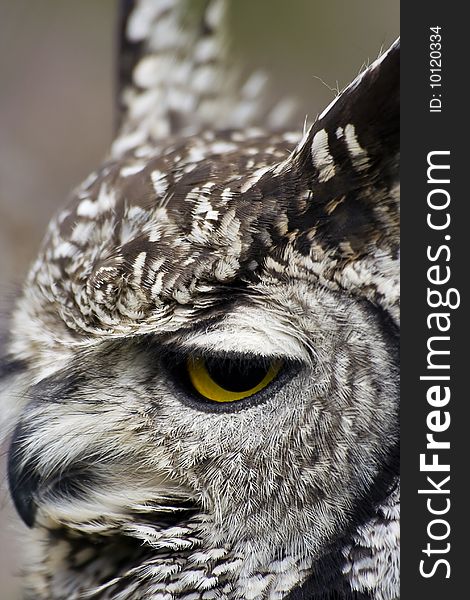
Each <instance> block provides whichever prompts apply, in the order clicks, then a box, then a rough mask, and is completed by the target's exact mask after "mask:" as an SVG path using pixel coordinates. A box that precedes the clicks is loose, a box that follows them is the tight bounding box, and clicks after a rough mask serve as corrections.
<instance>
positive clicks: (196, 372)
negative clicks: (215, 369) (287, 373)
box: [186, 358, 282, 402]
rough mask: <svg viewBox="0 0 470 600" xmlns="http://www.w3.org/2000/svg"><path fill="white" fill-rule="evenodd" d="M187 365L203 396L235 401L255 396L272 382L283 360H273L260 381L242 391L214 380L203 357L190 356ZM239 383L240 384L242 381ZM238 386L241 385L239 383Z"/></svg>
mask: <svg viewBox="0 0 470 600" xmlns="http://www.w3.org/2000/svg"><path fill="white" fill-rule="evenodd" d="M186 366H187V370H188V375H189V379H190V380H191V383H192V385H193V387H194V388H195V390H196V391H198V392H199V394H201V396H204V398H207V399H208V400H213V401H214V402H235V401H237V400H243V398H248V397H249V396H253V395H254V394H256V393H257V392H259V391H261V390H262V389H263V388H265V387H266V386H267V385H268V384H269V383H271V381H272V380H273V379H274V378H275V377H276V375H277V374H278V373H279V371H280V369H281V366H282V361H280V360H275V361H272V362H271V365H270V366H269V367H268V368H267V370H266V372H265V374H264V376H262V378H261V379H260V381H259V383H257V384H256V385H255V386H252V387H250V388H249V389H246V390H242V391H230V390H227V389H225V388H223V387H222V386H220V385H219V384H218V383H217V382H216V381H214V379H213V377H212V376H211V374H210V373H209V370H208V368H207V365H206V361H205V360H204V359H203V358H189V359H188V361H187V364H186ZM238 384H240V381H239V382H238ZM238 387H240V386H239V385H238Z"/></svg>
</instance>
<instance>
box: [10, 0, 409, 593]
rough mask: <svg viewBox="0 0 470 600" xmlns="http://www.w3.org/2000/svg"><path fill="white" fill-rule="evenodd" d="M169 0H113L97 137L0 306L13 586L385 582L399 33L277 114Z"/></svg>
mask: <svg viewBox="0 0 470 600" xmlns="http://www.w3.org/2000/svg"><path fill="white" fill-rule="evenodd" d="M185 6H186V5H185V4H184V3H183V2H181V1H179V0H136V1H135V2H129V1H127V2H123V3H122V7H121V16H120V33H121V46H120V51H119V82H120V83H119V87H118V91H117V98H118V129H117V135H116V138H115V141H114V142H113V144H112V147H111V150H110V152H109V155H108V158H107V159H106V161H105V162H104V163H103V164H102V165H101V166H100V167H99V168H98V169H97V170H96V171H95V172H93V173H92V174H91V175H90V176H89V177H88V178H87V179H86V180H85V181H84V182H83V183H82V184H81V185H80V186H79V187H78V188H77V189H76V190H75V191H74V192H73V194H72V196H71V198H70V200H69V201H68V203H67V205H66V206H65V208H63V209H62V210H61V211H59V212H58V214H57V215H56V216H55V217H54V218H53V220H52V221H51V223H50V225H49V228H48V231H47V234H46V237H45V240H44V242H43V245H42V247H41V250H40V252H39V256H38V258H37V260H36V261H35V262H34V264H33V266H32V268H31V270H30V272H29V275H28V277H27V280H26V282H25V284H24V286H23V289H22V293H21V296H20V297H19V299H18V301H17V303H16V308H15V310H14V313H13V315H12V319H11V328H10V337H9V341H8V344H7V346H6V348H5V351H4V356H3V359H2V366H1V369H0V387H1V390H2V415H3V417H5V422H6V432H7V433H6V435H7V437H8V439H9V452H8V479H9V488H10V492H11V496H12V499H13V501H14V504H15V506H16V509H17V511H18V513H19V515H20V516H21V518H22V520H23V521H24V523H25V527H24V529H25V533H24V555H25V566H24V577H23V580H24V588H25V597H26V598H28V599H31V600H32V599H34V600H78V599H96V600H111V599H113V600H203V599H204V600H216V599H227V600H241V599H243V600H277V599H288V600H306V599H311V600H336V599H337V600H353V599H355V600H394V599H397V598H398V596H399V573H398V559H399V547H398V544H399V521H398V518H399V516H398V510H399V509H398V507H399V491H398V456H399V455H398V442H399V437H398V332H399V313H398V310H399V289H398V275H399V273H398V259H399V211H398V201H399V180H398V167H399V44H398V42H395V43H394V44H393V45H392V46H391V48H390V49H389V50H388V51H387V52H385V53H383V54H382V55H381V56H380V57H379V58H378V59H377V60H376V61H375V62H373V63H372V64H371V65H370V66H369V67H368V68H366V69H365V70H363V71H362V72H361V73H360V74H359V76H358V77H357V78H356V79H355V80H354V81H353V82H352V83H351V84H350V85H349V86H348V87H347V88H346V89H345V90H344V91H343V92H342V93H341V94H338V96H337V97H336V98H335V99H334V100H333V102H331V104H330V105H329V106H328V107H327V108H326V109H325V110H324V111H323V112H322V113H321V114H320V115H319V116H318V117H317V119H316V120H315V122H314V124H313V125H312V126H311V127H304V129H303V131H302V127H301V123H299V124H298V125H300V128H299V129H300V131H292V130H291V129H290V126H288V125H287V122H288V119H287V117H286V102H284V103H277V104H275V103H273V101H272V100H270V98H269V95H265V94H264V92H263V90H264V84H263V77H262V75H260V74H259V73H256V72H255V73H253V74H251V75H249V76H248V77H245V75H243V78H244V79H243V78H242V79H241V77H242V76H241V74H240V72H239V71H238V70H237V66H236V64H233V63H232V62H231V61H230V58H229V55H228V53H227V52H226V45H225V37H224V22H225V19H226V14H227V13H226V2H224V0H204V1H201V2H199V3H196V4H194V3H193V4H192V6H191V14H190V15H189V16H188V14H187V13H185V11H184V8H185ZM189 17H190V18H189Z"/></svg>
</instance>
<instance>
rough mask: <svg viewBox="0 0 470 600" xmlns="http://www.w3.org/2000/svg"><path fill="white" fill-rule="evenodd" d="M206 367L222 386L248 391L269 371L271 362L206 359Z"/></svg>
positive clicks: (236, 390) (230, 390)
mask: <svg viewBox="0 0 470 600" xmlns="http://www.w3.org/2000/svg"><path fill="white" fill-rule="evenodd" d="M205 366H206V369H207V371H208V373H209V375H210V376H211V378H212V379H213V380H214V381H215V383H217V384H218V385H220V387H221V388H223V389H224V390H227V391H229V392H246V391H247V390H251V389H252V388H254V387H255V386H257V385H258V384H259V383H261V381H262V380H263V379H264V378H265V376H266V373H267V372H268V371H269V367H270V365H269V364H266V363H265V362H264V361H260V360H256V359H249V360H243V359H237V360H234V359H228V358H224V359H220V358H217V359H211V358H209V359H206V361H205Z"/></svg>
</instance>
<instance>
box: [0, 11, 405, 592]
mask: <svg viewBox="0 0 470 600" xmlns="http://www.w3.org/2000/svg"><path fill="white" fill-rule="evenodd" d="M189 1H193V0H189ZM116 6H117V0H100V1H99V2H96V1H93V0H81V1H80V2H76V1H74V0H35V1H34V2H33V1H31V0H15V2H12V1H11V0H0V321H3V323H5V322H6V320H7V316H8V312H9V310H10V309H11V305H12V302H13V301H14V298H15V295H16V294H17V293H18V289H19V286H20V285H21V281H22V279H23V278H24V276H25V274H26V271H27V268H28V265H29V263H30V262H31V260H32V259H33V258H34V254H35V252H36V251H37V248H38V245H39V243H40V240H41V237H42V235H43V233H44V229H45V227H46V224H47V222H48V220H49V219H50V217H51V215H52V214H53V213H54V212H55V210H56V209H57V208H59V207H60V206H61V205H62V204H63V202H64V200H65V198H66V196H67V194H68V192H69V191H70V189H71V188H72V187H74V186H75V185H77V184H78V183H79V182H80V181H81V180H82V179H83V178H84V177H85V176H86V175H87V174H88V172H89V171H91V170H92V169H93V168H94V167H96V166H97V164H98V163H99V161H100V160H101V158H102V157H103V156H104V155H105V153H106V151H107V148H108V146H109V143H110V141H111V139H112V133H113V132H112V123H113V111H112V108H113V72H114V71H113V69H114V47H115V36H114V30H115V22H116ZM230 28H231V31H232V33H233V38H234V46H233V51H234V52H235V53H237V54H239V55H240V58H241V59H242V60H243V62H245V63H246V64H250V65H253V66H256V67H264V68H265V69H267V70H268V71H269V72H270V73H272V78H273V79H274V82H275V83H274V85H275V87H276V88H277V89H278V90H280V91H281V92H283V93H285V94H286V95H292V96H296V95H298V96H300V97H301V99H302V107H304V106H305V111H306V112H308V115H309V117H310V118H312V119H313V118H314V117H315V115H316V114H317V113H318V112H320V111H321V110H322V109H323V108H324V107H325V106H326V105H327V104H328V103H329V102H330V101H331V99H332V98H333V97H334V95H335V93H334V91H332V90H334V89H336V88H338V87H339V88H340V89H341V88H343V87H344V86H345V85H346V84H348V83H349V82H350V80H351V79H352V78H353V77H354V76H355V75H356V74H357V73H358V72H359V70H360V69H361V67H362V66H363V65H364V63H367V62H368V61H369V60H370V61H372V60H374V59H375V58H376V57H377V56H378V54H379V52H380V50H381V49H382V48H387V46H388V45H389V44H390V42H392V41H393V40H394V39H395V38H396V37H397V35H398V31H399V0H355V1H354V2H346V1H344V0H328V1H327V0H322V1H320V0H256V2H250V1H249V0H237V1H236V2H234V0H232V10H231V19H230ZM302 125H303V123H302V122H300V123H299V128H301V127H302ZM4 327H5V326H4V325H3V329H4ZM1 329H2V323H0V330H1ZM0 410H1V407H0ZM4 456H5V449H4V448H3V449H2V452H1V454H0V458H1V460H2V462H1V463H0V600H18V599H19V598H20V594H19V582H20V579H21V575H20V572H19V566H18V565H19V564H20V562H21V552H20V549H19V547H18V543H17V541H18V539H19V538H20V537H21V532H22V531H23V525H22V523H20V521H19V520H18V519H17V518H16V516H15V514H14V511H13V510H12V508H11V506H10V504H9V498H8V492H7V488H6V481H5V475H4V473H5V468H4V464H3V462H4Z"/></svg>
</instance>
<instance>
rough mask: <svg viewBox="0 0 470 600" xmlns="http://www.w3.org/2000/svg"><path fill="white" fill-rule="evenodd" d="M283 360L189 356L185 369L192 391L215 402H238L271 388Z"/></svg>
mask: <svg viewBox="0 0 470 600" xmlns="http://www.w3.org/2000/svg"><path fill="white" fill-rule="evenodd" d="M282 365H283V361H281V360H277V359H273V360H268V361H266V360H257V359H255V358H236V359H231V358H220V357H218V358H201V357H190V358H188V359H187V361H186V370H187V374H188V377H189V380H190V382H191V384H192V386H193V388H194V389H195V390H196V391H197V392H198V393H199V394H200V395H201V396H202V397H204V398H206V399H207V400H212V401H213V402H236V401H237V400H243V399H244V398H249V397H250V396H253V395H254V394H256V393H258V392H260V391H261V390H262V389H264V388H265V387H266V386H268V385H269V384H270V383H271V382H272V381H273V380H274V379H275V377H276V376H277V375H278V373H279V371H280V370H281V368H282Z"/></svg>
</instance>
